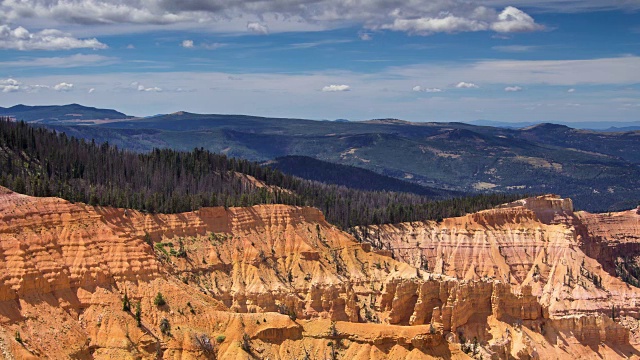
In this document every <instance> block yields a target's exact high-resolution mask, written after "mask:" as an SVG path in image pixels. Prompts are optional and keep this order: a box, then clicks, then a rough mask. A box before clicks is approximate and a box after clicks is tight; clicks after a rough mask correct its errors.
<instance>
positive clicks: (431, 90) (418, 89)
mask: <svg viewBox="0 0 640 360" xmlns="http://www.w3.org/2000/svg"><path fill="white" fill-rule="evenodd" d="M412 90H413V91H416V92H428V93H439V92H442V89H440V88H425V87H422V86H420V85H416V86H414V87H413V89H412Z"/></svg>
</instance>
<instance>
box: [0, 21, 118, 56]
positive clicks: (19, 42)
mask: <svg viewBox="0 0 640 360" xmlns="http://www.w3.org/2000/svg"><path fill="white" fill-rule="evenodd" d="M80 48H89V49H106V48H107V45H105V44H103V43H101V42H100V41H98V40H97V39H95V38H93V39H77V38H74V37H73V36H71V35H70V34H67V33H64V32H62V31H59V30H55V29H45V30H42V31H39V32H34V33H32V32H30V31H29V30H27V29H25V28H23V27H22V26H18V27H17V28H15V29H12V28H11V27H9V26H8V25H0V49H12V50H23V51H25V50H70V49H80Z"/></svg>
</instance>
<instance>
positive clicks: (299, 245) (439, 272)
mask: <svg viewBox="0 0 640 360" xmlns="http://www.w3.org/2000/svg"><path fill="white" fill-rule="evenodd" d="M557 200H558V201H556V199H537V200H536V201H531V200H528V202H527V203H525V204H523V203H514V204H508V205H507V206H504V207H502V208H500V209H493V210H489V211H486V212H480V213H477V214H470V215H468V216H465V217H462V218H455V219H445V220H443V221H442V222H441V223H433V222H427V223H412V224H399V225H393V226H392V225H385V226H381V227H373V228H369V229H367V230H366V231H368V232H369V236H373V235H372V234H375V241H372V243H373V244H374V245H378V244H377V243H376V242H382V243H383V244H384V245H383V250H377V249H376V248H375V247H372V245H371V244H370V243H366V242H364V243H363V242H358V241H356V238H354V237H352V236H351V235H349V234H346V233H344V232H342V231H340V230H339V229H337V228H335V227H334V226H332V225H330V224H328V223H327V222H326V221H325V219H324V217H323V216H322V214H321V213H320V212H319V211H318V210H316V209H312V208H300V207H291V206H284V205H262V206H254V207H250V208H230V209H224V208H204V209H201V210H198V211H194V212H189V213H182V214H172V215H165V214H144V213H141V212H137V211H132V210H124V209H114V208H103V207H91V206H88V205H85V204H73V203H69V202H67V201H64V200H60V199H56V198H33V197H28V196H24V195H20V194H15V193H13V192H10V191H8V190H6V189H0V279H1V280H2V281H1V282H0V353H2V354H5V357H7V358H11V357H12V358H42V357H49V358H67V357H73V358H152V357H153V358H157V357H162V358H184V359H188V358H212V359H213V358H238V359H244V358H265V359H266V358H270V359H289V358H300V359H302V358H309V359H324V358H355V359H369V358H372V359H401V358H430V357H449V358H451V357H453V358H465V357H467V356H468V354H469V351H468V350H469V349H470V348H468V347H466V348H465V346H467V345H468V346H471V345H469V344H466V345H464V346H463V345H461V344H460V341H461V340H465V339H466V340H468V341H471V339H474V338H475V339H477V340H478V345H477V347H475V348H474V350H473V351H475V353H476V357H477V356H480V355H482V356H485V357H486V358H514V357H515V358H531V357H536V356H538V357H540V356H542V357H545V356H549V357H562V356H563V355H562V354H564V352H565V351H567V350H566V349H570V350H571V351H575V352H576V353H581V354H586V355H585V356H586V357H589V356H590V355H589V354H590V353H589V351H588V349H589V348H593V346H596V347H598V354H600V355H603V354H604V355H607V354H617V352H618V351H620V349H622V348H624V349H631V351H635V342H634V341H635V340H634V339H635V338H634V337H633V333H632V332H630V326H627V325H626V323H624V322H621V321H620V318H622V317H629V316H636V315H637V311H638V310H637V308H636V305H635V299H636V297H635V296H636V289H635V288H630V287H628V286H627V287H625V286H626V284H624V283H621V282H620V281H619V280H618V279H617V278H615V277H612V276H610V275H607V273H606V272H605V270H603V269H602V266H601V265H600V263H599V261H600V260H598V259H595V258H591V257H588V256H586V255H584V253H583V252H582V250H581V247H584V246H586V245H584V244H587V243H589V242H585V241H584V236H583V235H581V234H579V233H580V232H581V231H584V229H582V230H576V225H575V224H577V223H580V224H585V225H584V226H586V229H594V228H593V226H591V227H589V226H588V224H589V223H590V222H591V223H600V220H599V219H598V218H593V217H589V216H590V215H588V214H580V215H576V214H575V213H573V211H572V208H571V205H570V202H569V201H567V200H560V199H557ZM527 204H528V205H527ZM540 214H542V215H540ZM616 216H618V215H616ZM621 216H622V215H621ZM624 216H626V217H625V219H627V217H629V216H637V214H635V215H634V214H631V213H629V214H628V215H624ZM624 216H623V217H624ZM542 219H544V221H543V220H542ZM588 219H589V220H588ZM621 221H623V223H625V224H626V223H629V224H630V225H629V227H627V228H625V229H623V230H619V232H620V234H619V235H617V236H619V237H620V242H628V243H633V239H631V238H629V237H625V236H624V232H625V231H629V232H633V231H636V230H637V223H636V225H633V221H632V220H629V219H627V220H621ZM634 226H636V227H635V228H634ZM590 231H591V232H590V233H589V234H596V230H590ZM602 231H604V230H602ZM611 231H612V230H611ZM589 236H591V237H595V235H589ZM599 236H600V238H599V239H600V240H599V241H600V242H602V241H606V239H608V238H610V236H611V234H609V233H602V234H600V235H599ZM358 237H360V236H358ZM623 239H624V241H623ZM594 248H595V246H594ZM600 251H601V252H602V253H604V251H603V250H600ZM582 259H584V263H582V262H581V260H582ZM536 266H537V268H536ZM569 269H572V274H573V275H572V280H570V281H567V282H568V284H567V285H563V286H559V285H558V284H557V283H554V282H553V281H558V279H561V278H562V277H563V276H565V277H566V276H567V272H568V271H569ZM587 272H589V273H592V274H602V275H601V276H602V277H603V280H602V283H603V285H602V286H599V287H595V285H593V283H589V282H587V281H586V280H585V279H584V277H585V276H584V275H582V274H586V273H587ZM585 284H586V285H585ZM614 290H615V291H614ZM158 293H160V294H162V297H163V299H164V300H165V304H157V301H155V298H156V297H157V296H158ZM125 296H126V298H127V299H129V303H130V305H129V310H127V311H124V310H123V305H124V304H123V303H124V302H125V301H124V299H125ZM138 304H139V309H140V313H141V316H140V318H141V319H140V324H138V323H137V320H136V316H135V309H136V308H137V307H138ZM612 305H613V306H617V309H618V321H614V320H611V319H610V316H608V313H609V312H610V310H611V306H612ZM166 324H169V327H170V329H169V330H167V329H166V326H164V325H166ZM161 325H162V326H163V327H161ZM18 334H19V336H18ZM18 338H19V339H20V341H18ZM7 354H8V355H7Z"/></svg>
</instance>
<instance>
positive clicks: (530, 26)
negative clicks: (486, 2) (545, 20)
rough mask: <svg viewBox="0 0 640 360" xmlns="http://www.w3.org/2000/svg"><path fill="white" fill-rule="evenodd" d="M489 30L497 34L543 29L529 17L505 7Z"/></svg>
mask: <svg viewBox="0 0 640 360" xmlns="http://www.w3.org/2000/svg"><path fill="white" fill-rule="evenodd" d="M491 29H492V30H493V31H495V32H499V33H510V32H526V31H537V30H542V29H544V26H542V25H540V24H536V22H535V21H534V20H533V18H532V17H531V16H529V15H528V14H527V13H525V12H524V11H522V10H520V9H518V8H515V7H513V6H507V7H506V8H505V9H504V10H503V11H502V12H501V13H500V14H499V15H498V21H496V22H494V23H492V24H491Z"/></svg>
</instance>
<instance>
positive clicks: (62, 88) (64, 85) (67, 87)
mask: <svg viewBox="0 0 640 360" xmlns="http://www.w3.org/2000/svg"><path fill="white" fill-rule="evenodd" d="M72 89H73V84H69V83H66V82H61V83H59V84H56V85H54V86H53V90H55V91H71V90H72Z"/></svg>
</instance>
